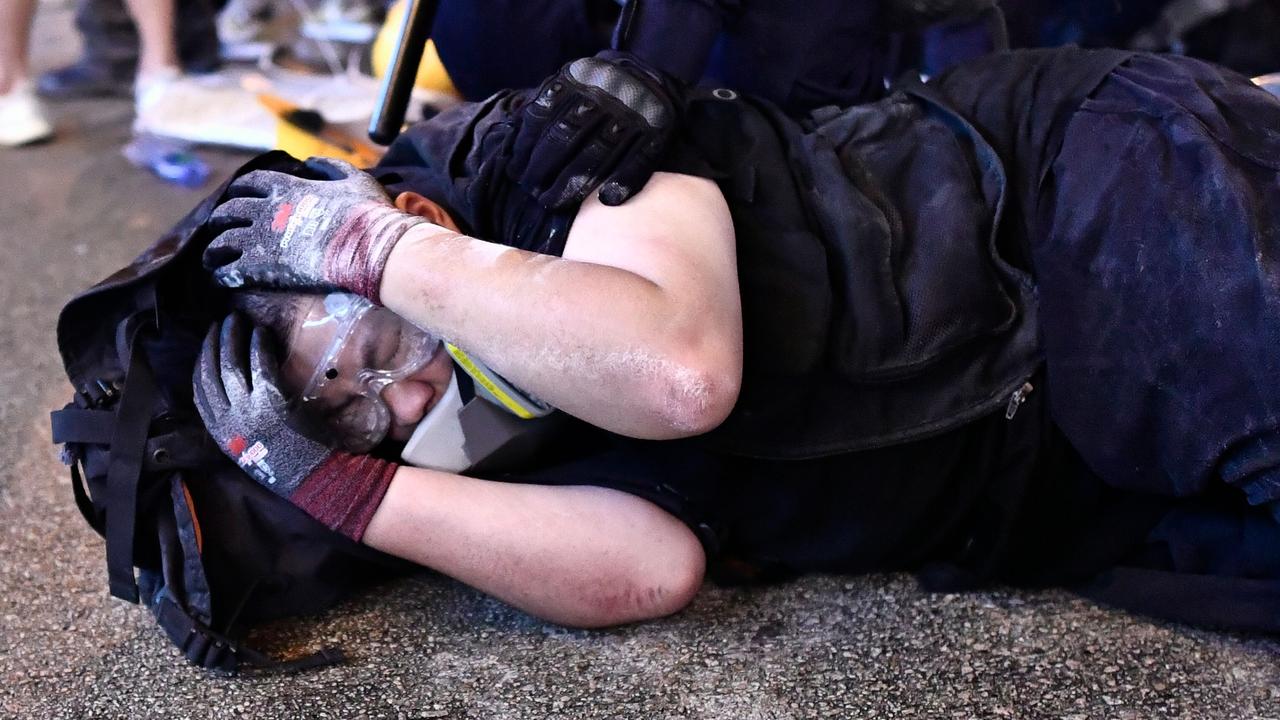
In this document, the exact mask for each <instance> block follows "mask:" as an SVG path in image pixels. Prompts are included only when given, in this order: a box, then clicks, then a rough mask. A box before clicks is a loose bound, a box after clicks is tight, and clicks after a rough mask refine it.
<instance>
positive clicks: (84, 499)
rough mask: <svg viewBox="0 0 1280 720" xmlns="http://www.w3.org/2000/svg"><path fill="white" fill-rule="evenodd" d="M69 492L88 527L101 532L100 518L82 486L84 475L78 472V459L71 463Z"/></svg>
mask: <svg viewBox="0 0 1280 720" xmlns="http://www.w3.org/2000/svg"><path fill="white" fill-rule="evenodd" d="M71 493H72V494H73V495H75V498H76V507H77V508H78V509H79V510H80V515H81V516H83V517H84V520H85V522H87V523H89V527H91V528H93V529H94V530H97V531H98V534H102V529H103V528H102V518H101V517H100V516H99V515H98V513H97V511H96V510H94V508H93V501H92V500H90V499H89V493H88V491H87V490H85V487H84V475H83V474H82V473H81V472H80V461H79V460H75V461H73V462H72V463H71Z"/></svg>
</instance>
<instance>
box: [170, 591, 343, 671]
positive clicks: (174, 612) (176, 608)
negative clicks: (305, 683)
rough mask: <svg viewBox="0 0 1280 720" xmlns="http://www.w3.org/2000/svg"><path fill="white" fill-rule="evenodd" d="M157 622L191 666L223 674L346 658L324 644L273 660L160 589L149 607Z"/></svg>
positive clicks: (296, 667) (336, 661) (326, 663)
mask: <svg viewBox="0 0 1280 720" xmlns="http://www.w3.org/2000/svg"><path fill="white" fill-rule="evenodd" d="M151 611H152V612H153V613H155V616H156V622H157V623H159V625H160V627H161V628H163V629H164V632H165V634H166V635H168V636H169V639H170V640H172V641H173V644H174V645H177V646H178V648H179V649H181V650H182V652H183V654H184V655H186V657H187V660H188V661H189V662H191V663H192V664H193V665H197V666H199V667H202V668H205V669H206V670H219V671H221V672H225V673H232V674H234V673H237V672H241V671H253V672H255V673H291V672H299V671H301V670H309V669H311V668H317V667H326V666H329V665H339V664H342V663H345V662H346V661H347V657H346V655H345V654H343V652H342V651H341V650H339V649H337V648H332V647H325V648H321V649H320V650H318V651H316V652H313V653H311V654H309V655H304V656H302V657H300V658H295V659H293V660H276V659H275V658H272V657H270V656H268V655H267V654H266V653H263V652H261V651H258V650H255V649H253V648H251V647H249V646H247V645H242V644H240V643H239V642H236V641H235V640H233V639H231V638H229V637H227V636H225V635H223V634H221V633H218V632H215V631H214V630H212V629H210V628H209V627H208V626H207V625H205V624H204V623H201V622H200V621H198V620H196V619H195V618H193V617H191V614H190V613H188V612H187V611H186V610H185V609H184V608H183V607H182V606H181V605H180V604H178V602H176V601H175V600H174V599H173V597H172V596H170V595H169V593H167V592H163V591H162V592H160V593H159V595H158V597H157V598H156V599H155V602H154V604H153V605H152V607H151Z"/></svg>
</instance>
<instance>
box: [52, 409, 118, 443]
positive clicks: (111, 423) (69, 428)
mask: <svg viewBox="0 0 1280 720" xmlns="http://www.w3.org/2000/svg"><path fill="white" fill-rule="evenodd" d="M49 425H50V426H51V427H52V429H53V442H55V443H57V444H59V445H62V444H65V443H84V444H87V445H109V444H111V436H112V434H113V433H114V432H115V425H116V413H115V411H114V410H94V409H89V408H81V407H76V406H75V405H68V406H66V407H64V408H62V409H61V410H54V411H53V412H51V413H49Z"/></svg>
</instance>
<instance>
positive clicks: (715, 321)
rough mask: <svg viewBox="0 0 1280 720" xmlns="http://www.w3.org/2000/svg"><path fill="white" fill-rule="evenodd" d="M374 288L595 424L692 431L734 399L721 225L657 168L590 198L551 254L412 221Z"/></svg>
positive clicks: (732, 309)
mask: <svg viewBox="0 0 1280 720" xmlns="http://www.w3.org/2000/svg"><path fill="white" fill-rule="evenodd" d="M381 298H382V300H383V302H384V303H385V304H386V305H387V306H388V307H389V308H391V309H392V310H394V311H396V312H397V313H399V314H400V315H402V316H404V317H406V318H408V319H409V320H411V321H413V322H415V323H417V324H419V325H422V326H423V327H426V328H428V329H430V330H432V331H434V332H436V333H438V334H440V335H442V336H444V337H447V338H450V339H451V340H453V341H454V342H455V343H456V344H457V345H459V346H460V347H463V348H464V349H466V350H467V351H468V352H471V353H474V354H475V355H477V356H478V357H480V358H481V359H483V360H484V361H485V362H486V363H488V364H489V365H490V366H491V367H492V368H493V369H494V370H496V371H497V372H498V373H500V374H502V375H503V376H504V377H506V378H508V379H509V380H511V381H512V382H514V383H515V384H516V385H518V386H520V387H522V388H524V389H526V390H528V391H529V392H532V393H534V394H535V395H537V396H539V397H541V398H542V399H543V400H545V401H547V402H549V403H551V404H552V405H554V406H556V407H557V408H560V409H561V410H564V411H565V412H568V413H569V414H571V415H574V416H577V417H579V418H582V419H583V420H586V421H587V422H590V423H592V424H594V425H597V426H599V427H602V428H604V429H606V430H610V431H613V432H617V433H620V434H624V435H629V436H633V437H640V438H648V439H670V438H676V437H685V436H689V435H696V434H700V433H702V432H706V431H708V430H710V429H712V428H714V427H715V426H716V425H718V424H719V423H720V422H721V421H723V420H724V418H725V417H726V416H727V415H728V413H729V411H730V410H732V408H733V405H734V403H735V402H736V401H737V394H738V388H739V386H740V384H741V375H742V317H741V314H742V313H741V301H740V298H739V297H738V282H737V265H736V251H735V246H734V236H733V225H732V221H731V219H730V216H729V211H728V207H727V206H726V204H725V201H724V198H723V196H722V195H721V194H720V191H719V189H718V188H717V187H716V186H715V184H714V183H712V182H710V181H708V180H702V179H698V178H693V177H689V176H684V175H672V174H665V173H660V174H658V175H655V176H654V178H653V180H651V181H650V182H649V184H648V185H646V186H645V189H644V190H643V191H642V192H641V193H639V194H638V195H637V196H636V197H635V198H633V199H632V200H631V201H629V202H627V203H626V204H625V205H622V206H619V207H606V206H604V205H603V204H601V203H600V202H599V201H598V200H595V199H592V200H591V201H589V202H587V203H586V204H584V205H583V206H582V209H581V210H580V211H579V213H578V216H577V218H576V219H575V221H574V225H573V229H572V231H571V232H570V234H569V238H568V241H567V244H566V246H565V252H564V256H563V258H557V257H551V256H546V255H537V254H534V253H529V252H524V251H521V250H515V249H511V248H507V247H504V246H502V245H498V244H494V243H489V242H484V241H481V240H477V239H474V238H469V237H466V236H463V235H458V234H456V233H449V232H448V231H442V230H441V229H440V228H439V227H436V226H421V227H419V228H417V229H415V230H412V231H410V233H409V234H408V235H406V236H405V238H404V239H403V240H401V241H400V243H399V244H398V245H396V247H395V249H394V250H393V251H392V253H391V255H390V258H389V259H388V262H387V265H386V271H385V274H384V275H383V278H382V285H381Z"/></svg>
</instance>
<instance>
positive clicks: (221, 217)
mask: <svg viewBox="0 0 1280 720" xmlns="http://www.w3.org/2000/svg"><path fill="white" fill-rule="evenodd" d="M268 203H269V201H268V200H265V199H263V198H260V197H236V198H232V199H230V200H224V201H223V202H222V203H221V204H220V205H218V206H217V207H215V208H214V209H213V212H211V213H209V222H224V223H228V222H230V223H234V222H237V221H240V222H243V221H250V222H251V221H252V220H253V219H254V218H258V217H262V215H263V214H264V212H265V211H266V210H267V208H268Z"/></svg>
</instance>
